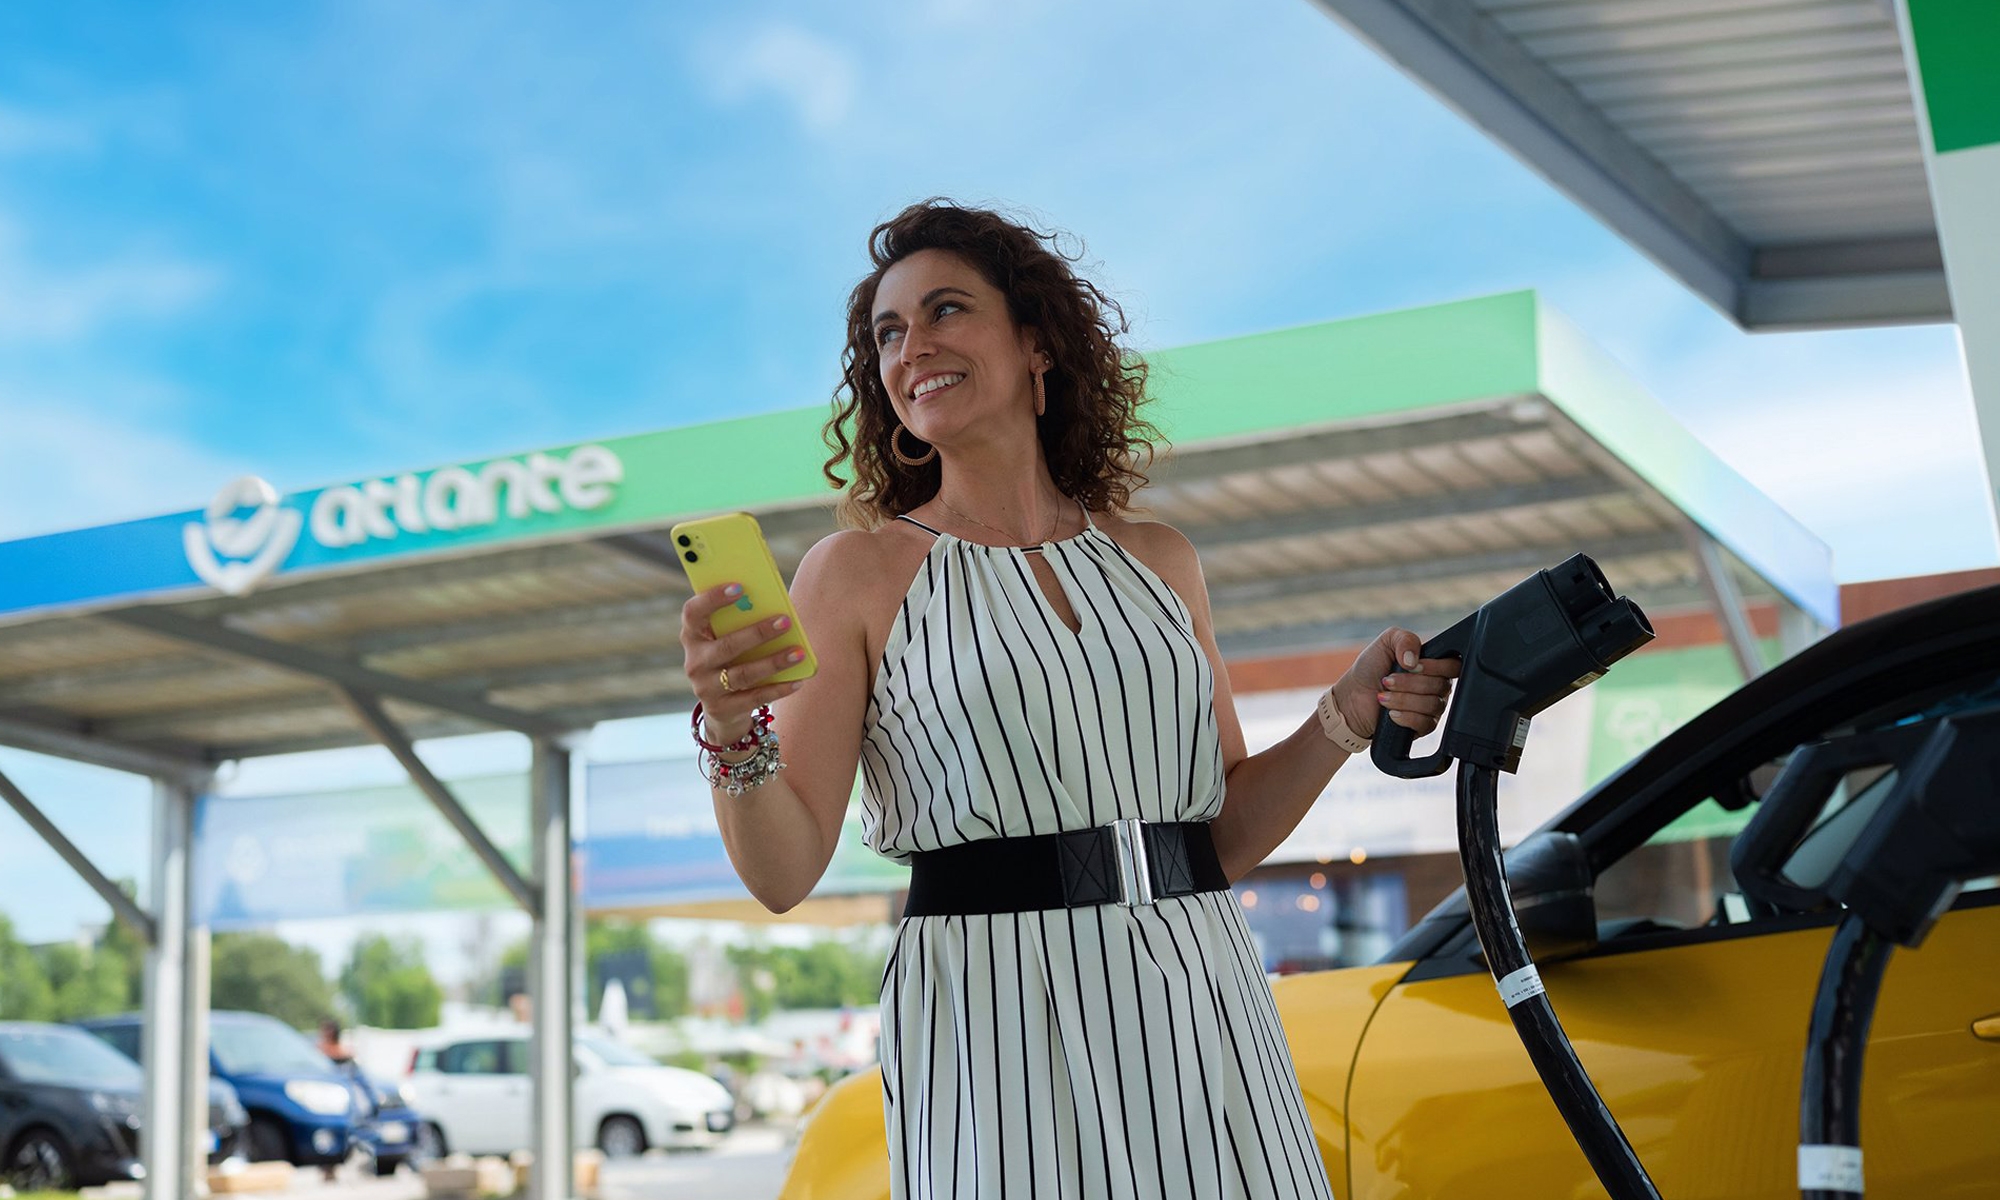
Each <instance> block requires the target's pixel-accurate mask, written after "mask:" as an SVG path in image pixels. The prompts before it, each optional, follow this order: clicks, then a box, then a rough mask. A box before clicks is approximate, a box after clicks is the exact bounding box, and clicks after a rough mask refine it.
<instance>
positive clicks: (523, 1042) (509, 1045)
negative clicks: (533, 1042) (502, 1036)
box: [501, 1038, 531, 1075]
mask: <svg viewBox="0 0 2000 1200" xmlns="http://www.w3.org/2000/svg"><path fill="white" fill-rule="evenodd" d="M501 1045H502V1046H504V1047H505V1052H506V1058H505V1059H504V1060H503V1061H504V1062H505V1063H506V1064H507V1073H508V1074H509V1075H526V1074H527V1073H528V1064H529V1062H530V1061H531V1058H530V1056H529V1052H528V1042H527V1039H525V1038H515V1039H513V1040H512V1041H508V1042H503V1043H501Z"/></svg>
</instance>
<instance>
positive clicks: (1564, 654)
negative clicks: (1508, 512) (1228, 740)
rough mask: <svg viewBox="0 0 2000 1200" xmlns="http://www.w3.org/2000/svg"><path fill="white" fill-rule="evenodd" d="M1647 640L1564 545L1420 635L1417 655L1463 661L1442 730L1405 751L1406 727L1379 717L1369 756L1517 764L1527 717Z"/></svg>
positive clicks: (1646, 630) (1405, 761) (1378, 761)
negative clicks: (1438, 629) (1458, 616)
mask: <svg viewBox="0 0 2000 1200" xmlns="http://www.w3.org/2000/svg"><path fill="white" fill-rule="evenodd" d="M1652 640H1653V627H1652V626H1651V625H1650V624H1648V623H1647V621H1646V614H1645V613H1643V612H1640V611H1639V606H1638V605H1636V604H1634V603H1632V601H1630V600H1628V599H1626V598H1625V597H1623V596H1619V595H1616V594H1614V593H1613V592H1612V590H1611V585H1610V584H1609V583H1608V582H1606V581H1605V578H1604V572H1602V571H1600V570H1598V569H1597V564H1596V563H1594V562H1592V561H1591V560H1590V557H1589V556H1588V555H1584V554H1576V555H1572V556H1571V557H1570V558H1568V559H1567V560H1565V561H1564V562H1563V563H1562V564H1561V565H1559V566H1556V567H1552V568H1550V569H1548V570H1546V571H1537V572H1535V573H1534V574H1533V575H1530V576H1529V577H1528V578H1526V579H1523V580H1522V581H1521V582H1519V583H1517V584H1515V585H1514V586H1513V587H1511V588H1509V589H1508V590H1507V591H1505V592H1503V593H1501V594H1500V595H1499V596H1498V597H1496V598H1494V599H1493V600H1490V601H1488V602H1487V603H1486V605H1485V606H1484V607H1483V608H1481V609H1479V610H1478V611H1477V612H1475V613H1473V614H1472V615H1471V616H1468V617H1466V618H1465V619H1464V620H1463V621H1460V622H1459V623H1458V624H1456V625H1453V626H1452V627H1451V628H1450V629H1447V630H1445V631H1444V632H1443V633H1440V634H1438V635H1437V636H1436V637H1434V638H1432V639H1431V640H1430V641H1428V642H1425V643H1424V648H1423V657H1425V658H1456V659H1458V660H1460V662H1461V663H1462V664H1463V665H1462V666H1461V667H1460V669H1459V678H1458V683H1457V685H1456V686H1455V687H1454V688H1453V698H1452V704H1451V713H1450V715H1449V716H1448V717H1446V718H1445V723H1444V737H1443V739H1442V740H1441V741H1440V742H1439V744H1438V748H1437V751H1436V752H1435V753H1432V754H1428V755H1425V756H1424V757H1422V758H1411V757H1410V746H1411V744H1412V743H1413V742H1414V741H1415V734H1414V732H1413V731H1412V730H1409V729H1405V728H1404V727H1403V726H1401V725H1397V724H1395V723H1394V722H1390V721H1384V722H1382V723H1381V724H1380V725H1379V726H1378V727H1377V728H1376V732H1375V746H1374V749H1373V751H1372V753H1373V755H1374V759H1375V765H1376V766H1377V767H1380V768H1381V769H1382V770H1383V771H1385V772H1387V773H1389V774H1391V775H1395V776H1398V777H1400V778H1403V779H1422V778H1426V777H1428V776H1432V775H1442V774H1444V772H1445V770H1446V768H1448V767H1450V766H1451V764H1452V762H1453V760H1457V761H1458V762H1461V763H1465V764H1467V765H1470V766H1478V767H1490V768H1492V769H1494V770H1498V771H1507V772H1509V773H1512V772H1514V771H1517V770H1519V769H1520V766H1521V747H1523V746H1525V745H1526V744H1527V742H1528V720H1529V718H1531V717H1533V716H1534V715H1535V714H1536V713H1539V712H1541V711H1542V710H1543V709H1545V708H1547V707H1549V706H1550V705H1552V704H1554V703H1555V702H1556V701H1558V700H1560V699H1562V698H1563V697H1564V696H1567V695H1569V694H1570V693H1571V692H1575V691H1578V690H1580V689H1582V688H1585V687H1588V686H1589V685H1590V684H1592V683H1594V682H1596V681H1597V679H1598V678H1599V677H1600V676H1602V675H1603V674H1604V673H1605V672H1606V671H1608V670H1610V669H1611V664H1613V663H1615V662H1617V661H1618V660H1619V659H1621V658H1624V657H1625V656H1626V655H1627V654H1630V653H1632V651H1634V650H1637V649H1638V648H1639V647H1641V646H1643V645H1645V644H1646V643H1647V642H1650V641H1652Z"/></svg>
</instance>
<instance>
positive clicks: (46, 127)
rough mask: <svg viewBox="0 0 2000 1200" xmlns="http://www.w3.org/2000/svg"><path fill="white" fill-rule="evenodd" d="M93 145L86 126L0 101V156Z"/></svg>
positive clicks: (87, 148) (87, 147)
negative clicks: (0, 102)
mask: <svg viewBox="0 0 2000 1200" xmlns="http://www.w3.org/2000/svg"><path fill="white" fill-rule="evenodd" d="M95 145H96V137H95V136H94V135H93V134H92V132H91V131H90V129H88V128H87V127H85V126H83V125H81V124H79V123H77V122H75V121H67V120H62V119H60V118H57V117H50V116H45V115H43V114H41V113H34V112H29V111H27V110H25V109H22V108H15V107H10V106H8V105H4V104H0V158H4V157H6V156H8V155H13V154H38V153H71V152H77V151H84V150H89V149H91V148H92V147H93V146H95Z"/></svg>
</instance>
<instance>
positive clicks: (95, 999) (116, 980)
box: [40, 940, 136, 1021]
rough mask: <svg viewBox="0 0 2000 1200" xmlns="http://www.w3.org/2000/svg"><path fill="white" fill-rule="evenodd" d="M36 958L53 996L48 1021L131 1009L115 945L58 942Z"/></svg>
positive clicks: (119, 955)
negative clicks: (44, 973)
mask: <svg viewBox="0 0 2000 1200" xmlns="http://www.w3.org/2000/svg"><path fill="white" fill-rule="evenodd" d="M40 957H41V960H42V969H43V970H44V971H45V972H46V973H47V976H48V981H49V988H50V990H51V992H52V993H53V995H52V998H51V1004H50V1014H51V1015H50V1019H51V1020H55V1021H75V1020H80V1019H82V1018H84V1017H101V1016H107V1015H109V1014H111V1013H117V1012H125V1011H127V1010H129V1009H131V1008H133V1007H134V1006H135V999H136V998H135V997H134V996H133V995H132V994H131V985H130V984H129V983H128V981H127V975H126V970H125V965H126V964H125V960H124V957H123V955H122V954H121V953H120V952H119V950H118V948H117V947H116V946H115V945H114V946H107V945H106V944H105V943H104V942H103V941H101V940H100V941H99V942H98V943H97V944H96V945H95V946H91V947H80V946H77V945H75V944H73V943H70V942H58V943H57V944H55V945H53V946H46V947H43V949H42V951H41V955H40Z"/></svg>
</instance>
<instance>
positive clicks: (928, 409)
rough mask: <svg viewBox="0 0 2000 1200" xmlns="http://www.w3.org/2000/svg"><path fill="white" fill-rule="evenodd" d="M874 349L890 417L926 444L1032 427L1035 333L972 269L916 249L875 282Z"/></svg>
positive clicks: (956, 259)
mask: <svg viewBox="0 0 2000 1200" xmlns="http://www.w3.org/2000/svg"><path fill="white" fill-rule="evenodd" d="M873 331H874V338H875V348H876V352H877V355H878V356H879V359H880V369H881V375H882V386H883V388H884V389H885V390H887V391H888V393H889V398H890V401H891V403H892V404H893V405H894V406H895V409H896V417H897V419H898V420H900V421H902V423H903V424H905V425H907V426H909V428H910V432H911V433H913V434H915V435H916V436H917V437H919V438H922V439H923V440H924V441H927V442H933V443H935V442H938V441H940V440H943V441H945V442H949V441H950V440H952V439H953V438H954V437H955V436H957V435H959V434H960V433H962V432H963V431H965V430H967V429H971V428H974V427H977V426H981V425H990V426H991V427H993V428H1004V427H1006V426H1007V425H1009V424H1018V425H1019V426H1020V427H1021V428H1022V429H1024V430H1026V431H1028V432H1029V434H1030V436H1032V431H1033V428H1034V407H1033V399H1032V397H1033V383H1034V377H1033V376H1032V375H1031V374H1030V368H1031V364H1032V363H1033V361H1034V345H1035V339H1034V331H1033V330H1030V329H1025V328H1022V327H1020V326H1017V325H1015V324H1014V319H1013V316H1012V314H1010V313H1009V312H1008V311H1007V298H1006V297H1005V296H1003V295H1002V294H1001V293H1000V289H998V288H996V287H994V286H993V285H992V284H990V283H988V282H987V281H986V279H985V277H984V276H982V275H981V274H980V273H979V271H978V269H977V268H975V267H974V266H973V265H972V264H971V263H969V262H967V261H965V260H964V259H962V258H960V257H959V256H958V255H956V254H952V253H951V252H949V251H945V250H919V251H917V252H916V253H914V254H912V255H910V256H909V257H908V258H905V259H903V260H902V261H900V262H898V263H896V264H895V265H894V266H891V267H890V268H889V269H888V270H887V271H885V272H883V274H882V282H881V285H880V286H879V287H878V288H877V289H876V291H875V305H874V313H873Z"/></svg>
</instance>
